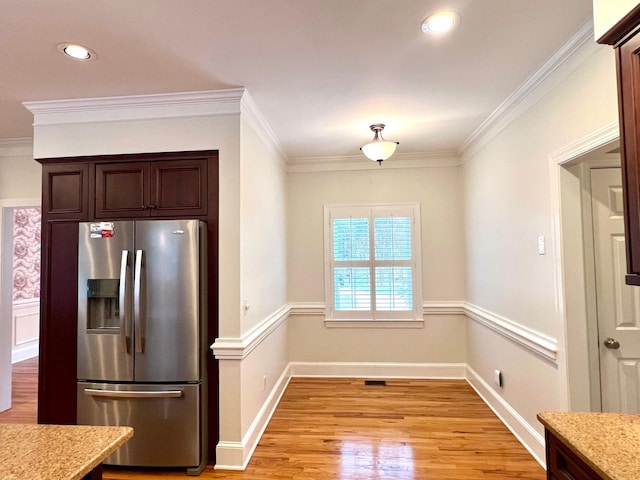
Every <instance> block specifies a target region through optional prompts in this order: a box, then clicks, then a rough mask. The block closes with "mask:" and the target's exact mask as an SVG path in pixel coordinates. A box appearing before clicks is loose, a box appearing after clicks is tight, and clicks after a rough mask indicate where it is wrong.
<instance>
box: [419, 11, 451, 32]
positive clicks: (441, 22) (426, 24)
mask: <svg viewBox="0 0 640 480" xmlns="http://www.w3.org/2000/svg"><path fill="white" fill-rule="evenodd" d="M459 22H460V15H458V14H457V13H455V12H440V13H434V14H433V15H429V16H428V17H427V18H425V19H424V20H423V21H422V31H423V32H424V33H444V32H448V31H449V30H451V29H452V28H453V27H455V26H456V25H457V24H458V23H459Z"/></svg>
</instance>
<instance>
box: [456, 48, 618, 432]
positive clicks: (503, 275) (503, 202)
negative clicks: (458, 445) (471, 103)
mask: <svg viewBox="0 0 640 480" xmlns="http://www.w3.org/2000/svg"><path fill="white" fill-rule="evenodd" d="M616 119H617V97H616V80H615V61H614V55H613V51H612V50H611V49H610V48H609V47H602V48H601V49H599V50H598V51H597V53H596V54H594V55H593V56H592V57H590V58H589V59H588V60H587V61H586V62H585V63H584V64H582V65H581V66H580V67H579V68H578V69H577V70H575V71H574V72H573V73H572V74H571V75H570V76H569V77H568V78H567V79H566V80H564V81H563V82H562V83H561V84H560V85H559V86H557V87H556V88H554V89H553V90H552V91H551V92H550V93H549V94H547V95H546V96H545V97H544V98H542V99H541V100H540V101H539V102H538V103H536V104H535V105H533V106H532V107H531V108H530V109H529V110H528V111H526V112H525V113H524V114H522V115H521V116H520V117H519V118H518V119H517V120H516V121H514V122H513V123H512V124H510V125H509V126H508V127H507V128H506V129H505V130H503V131H502V132H501V133H500V134H499V135H497V136H496V137H495V138H493V140H492V141H490V142H489V143H488V144H487V145H486V146H484V148H482V149H481V150H480V151H479V152H478V153H476V154H474V155H473V156H472V157H471V158H469V159H468V160H467V161H466V163H465V165H464V168H463V174H464V192H465V226H466V251H467V255H466V256H467V300H468V302H470V303H471V304H472V305H476V306H479V307H481V308H483V309H485V310H488V311H489V312H492V313H493V314H496V315H499V316H501V317H504V318H506V319H508V320H510V321H512V322H513V323H514V324H516V325H520V326H522V327H524V328H526V329H530V330H532V331H534V332H539V333H541V334H543V335H547V336H549V337H552V338H555V339H557V340H558V344H559V352H558V362H557V364H554V362H551V363H550V362H549V361H548V359H543V358H540V357H539V356H536V355H535V354H533V353H532V352H531V351H529V350H526V349H523V348H521V347H520V346H517V345H515V344H513V343H511V342H510V341H509V340H507V339H506V338H504V337H503V336H500V335H497V334H495V333H493V332H489V331H487V329H486V328H485V327H484V326H482V325H480V324H478V323H476V322H471V321H470V322H469V327H468V345H469V347H468V362H469V365H470V367H471V369H472V370H474V371H475V372H476V373H477V374H478V376H479V377H480V378H481V379H482V380H484V381H485V382H486V383H487V384H490V385H493V380H492V377H493V370H494V369H496V368H499V369H502V370H503V372H504V380H505V383H504V387H503V388H499V387H494V388H495V389H496V391H497V393H498V396H499V397H501V398H502V399H504V400H505V401H506V402H507V403H508V404H509V405H510V406H511V407H512V408H513V409H515V411H516V412H517V413H518V414H519V415H520V416H522V417H523V419H524V421H526V422H527V423H528V424H529V425H531V426H533V428H535V429H536V430H537V431H538V432H539V433H541V432H542V431H543V429H542V426H541V425H540V424H539V423H538V422H537V420H536V417H535V416H536V413H537V412H539V411H541V410H563V409H565V408H566V407H567V395H566V378H565V370H564V368H565V363H566V358H565V354H566V353H565V347H564V345H565V344H564V323H563V314H562V310H561V309H562V303H561V300H562V296H563V292H562V291H561V290H560V288H561V287H560V285H558V283H557V282H556V273H557V265H558V264H559V262H560V258H559V249H558V246H557V245H553V238H554V235H553V232H554V222H556V221H557V219H558V215H559V212H558V211H557V208H558V207H557V203H556V202H554V201H553V199H554V196H557V192H556V191H552V189H551V186H550V185H551V182H550V179H551V178H552V173H553V174H555V172H551V171H550V160H549V157H550V155H551V154H552V153H554V152H556V151H558V150H559V149H560V148H562V147H564V146H566V145H569V144H571V143H573V142H576V141H577V140H579V139H581V138H583V137H586V136H588V135H589V134H591V133H592V132H595V131H597V130H599V129H601V128H603V127H605V126H607V125H609V124H611V122H615V121H616ZM539 235H544V236H545V238H546V240H547V254H546V255H538V253H537V239H538V236H539Z"/></svg>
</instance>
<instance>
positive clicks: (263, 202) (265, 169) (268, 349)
mask: <svg viewBox="0 0 640 480" xmlns="http://www.w3.org/2000/svg"><path fill="white" fill-rule="evenodd" d="M285 178H286V175H285V171H284V162H283V158H281V156H280V154H279V153H278V152H276V151H275V150H274V149H273V148H271V147H270V146H269V145H268V143H267V142H265V140H263V138H262V137H261V136H260V135H259V134H258V132H257V131H256V129H255V128H254V126H253V124H252V123H251V122H249V121H247V119H245V118H244V117H243V118H242V119H241V123H240V240H239V243H240V265H239V267H240V268H239V270H240V280H241V283H240V294H241V303H242V304H240V303H239V304H238V307H239V309H240V311H241V313H240V314H239V315H238V322H237V325H236V328H235V331H236V332H237V333H236V334H235V335H233V336H231V335H229V332H228V331H227V332H226V335H224V338H222V339H220V340H216V344H215V345H214V351H215V352H216V357H217V358H218V359H219V371H220V443H219V444H218V447H217V450H216V465H217V466H218V468H222V467H226V468H238V466H240V465H244V464H245V463H246V461H248V459H249V456H250V453H251V451H253V449H254V448H255V445H256V444H257V442H258V440H259V437H260V434H261V433H262V430H263V429H264V427H266V422H267V420H268V417H269V413H270V412H269V411H268V408H269V406H271V407H274V406H275V403H274V402H275V398H273V397H274V395H277V394H278V392H281V391H282V389H284V386H285V384H284V383H283V374H284V372H285V370H286V367H287V348H286V341H287V334H286V332H287V322H286V312H287V310H286V304H287V296H286V294H287V292H286V286H287V271H286V242H287V237H286V206H285V205H286V190H285ZM224 254H225V253H224V251H223V250H221V251H220V255H221V256H224ZM220 278H221V281H222V279H223V277H220ZM220 336H221V337H223V335H220ZM224 343H227V344H231V345H239V346H240V348H241V352H240V353H239V354H238V355H225V354H224V353H223V352H221V351H220V350H219V348H220V346H221V345H223V344H224Z"/></svg>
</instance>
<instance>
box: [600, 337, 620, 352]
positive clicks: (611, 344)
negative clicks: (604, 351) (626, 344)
mask: <svg viewBox="0 0 640 480" xmlns="http://www.w3.org/2000/svg"><path fill="white" fill-rule="evenodd" d="M603 343H604V346H605V347H607V348H610V349H611V350H617V349H619V348H620V342H619V341H617V340H616V339H615V338H611V337H609V338H607V339H606V340H605V341H604V342H603Z"/></svg>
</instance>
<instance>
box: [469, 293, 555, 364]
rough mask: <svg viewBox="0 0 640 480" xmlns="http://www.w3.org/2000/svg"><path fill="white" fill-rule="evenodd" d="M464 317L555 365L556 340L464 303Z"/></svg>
mask: <svg viewBox="0 0 640 480" xmlns="http://www.w3.org/2000/svg"><path fill="white" fill-rule="evenodd" d="M464 310H465V315H466V316H467V317H469V318H470V319H471V320H474V321H476V322H478V323H479V324H481V325H483V326H485V327H487V328H489V329H491V330H493V331H494V332H496V333H499V334H500V335H502V336H503V337H505V338H507V339H508V340H511V341H512V342H514V343H515V344H517V345H520V346H522V347H525V348H526V349H527V350H529V351H530V352H532V353H534V354H536V355H538V356H539V357H541V358H543V359H544V360H547V361H549V362H551V363H553V364H554V365H557V359H558V340H557V339H555V338H552V337H550V336H548V335H544V334H543V333H540V332H537V331H535V330H533V329H531V328H529V327H525V326H524V325H520V324H519V323H516V322H514V321H513V320H510V319H508V318H505V317H502V316H500V315H497V314H495V313H492V312H490V311H488V310H485V309H483V308H480V307H478V306H477V305H473V304H471V303H466V304H465V307H464Z"/></svg>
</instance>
